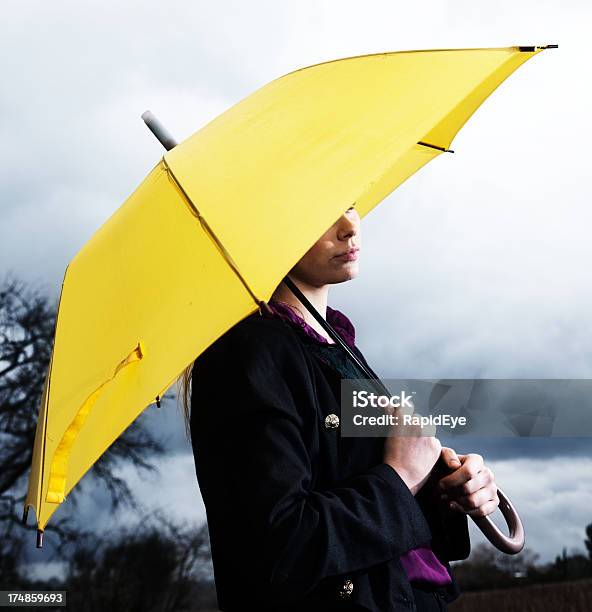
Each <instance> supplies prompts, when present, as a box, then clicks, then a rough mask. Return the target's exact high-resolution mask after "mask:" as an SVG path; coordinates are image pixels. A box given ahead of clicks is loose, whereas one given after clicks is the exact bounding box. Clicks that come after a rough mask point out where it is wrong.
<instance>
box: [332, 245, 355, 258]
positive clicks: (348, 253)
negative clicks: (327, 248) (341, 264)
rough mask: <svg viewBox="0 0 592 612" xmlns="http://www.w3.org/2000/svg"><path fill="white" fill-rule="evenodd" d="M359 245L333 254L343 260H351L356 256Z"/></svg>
mask: <svg viewBox="0 0 592 612" xmlns="http://www.w3.org/2000/svg"><path fill="white" fill-rule="evenodd" d="M359 250H360V249H359V247H352V248H351V249H348V250H347V251H343V253H339V254H337V255H335V257H336V258H337V259H344V260H345V261H353V260H354V259H357V258H358V251H359Z"/></svg>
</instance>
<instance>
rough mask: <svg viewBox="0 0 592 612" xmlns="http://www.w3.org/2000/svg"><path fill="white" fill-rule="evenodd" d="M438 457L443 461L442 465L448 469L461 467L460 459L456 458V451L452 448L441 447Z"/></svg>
mask: <svg viewBox="0 0 592 612" xmlns="http://www.w3.org/2000/svg"><path fill="white" fill-rule="evenodd" d="M440 456H441V457H442V459H443V460H444V463H445V464H446V465H447V466H448V467H449V468H450V469H456V468H458V467H460V465H461V463H460V459H459V458H458V455H457V454H456V451H455V450H454V449H453V448H449V447H448V446H443V447H442V453H441V455H440Z"/></svg>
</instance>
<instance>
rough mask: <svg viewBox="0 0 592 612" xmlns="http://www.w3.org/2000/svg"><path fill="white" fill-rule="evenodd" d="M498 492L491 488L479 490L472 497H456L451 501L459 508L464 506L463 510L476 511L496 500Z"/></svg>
mask: <svg viewBox="0 0 592 612" xmlns="http://www.w3.org/2000/svg"><path fill="white" fill-rule="evenodd" d="M495 494H496V491H494V490H493V489H490V488H484V489H479V490H478V491H476V492H475V493H471V494H470V495H462V496H460V497H454V498H452V500H451V501H454V502H455V503H457V504H458V505H459V506H462V508H463V510H465V511H467V512H468V511H469V510H476V509H477V508H480V507H481V506H483V505H484V504H486V503H487V502H489V501H491V500H492V499H493V498H494V495H495Z"/></svg>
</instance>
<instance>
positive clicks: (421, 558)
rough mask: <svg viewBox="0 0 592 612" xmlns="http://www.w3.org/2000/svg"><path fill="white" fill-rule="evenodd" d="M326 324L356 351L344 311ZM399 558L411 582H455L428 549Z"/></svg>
mask: <svg viewBox="0 0 592 612" xmlns="http://www.w3.org/2000/svg"><path fill="white" fill-rule="evenodd" d="M269 306H270V308H271V310H272V311H273V313H274V314H275V315H277V316H279V317H280V318H282V319H284V320H286V321H288V322H289V323H292V324H294V325H296V326H298V327H301V328H302V329H303V330H304V331H305V332H306V333H307V334H308V335H309V336H310V337H311V338H314V339H315V340H317V341H318V342H321V343H323V344H329V342H328V341H327V339H326V338H324V337H323V336H321V334H319V333H318V332H316V331H315V330H314V329H313V328H312V327H311V326H310V325H309V324H308V323H307V322H306V321H305V320H304V319H303V318H302V317H301V316H300V315H298V314H297V313H296V312H295V311H294V310H293V309H292V308H291V307H290V306H287V305H285V304H284V303H282V302H277V301H275V300H270V301H269ZM327 321H328V323H329V324H330V325H331V326H332V327H333V328H334V329H335V330H336V331H337V333H338V334H339V335H340V336H341V337H342V338H343V340H344V341H345V342H346V343H347V344H348V345H349V346H350V348H353V346H354V345H355V338H356V332H355V329H354V326H353V324H352V322H351V321H350V320H349V319H348V318H347V317H346V316H345V315H344V314H343V313H342V312H340V311H339V310H335V309H333V308H331V307H330V306H327ZM399 558H400V560H401V565H402V566H403V569H404V570H405V572H406V573H407V578H408V579H409V581H410V582H411V581H414V582H429V583H431V584H435V585H438V586H443V585H445V584H450V583H451V582H452V578H451V577H450V574H449V573H448V570H447V569H446V567H445V566H444V565H442V563H441V562H440V561H439V560H438V558H437V557H436V555H435V554H434V552H433V551H432V549H431V548H430V547H429V546H421V547H419V548H413V549H412V550H409V551H408V552H406V553H405V554H404V555H401V556H400V557H399Z"/></svg>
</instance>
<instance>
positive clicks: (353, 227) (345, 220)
mask: <svg viewBox="0 0 592 612" xmlns="http://www.w3.org/2000/svg"><path fill="white" fill-rule="evenodd" d="M359 231H360V226H359V223H358V219H357V215H356V214H355V213H354V214H347V213H344V214H343V215H341V217H340V219H339V222H338V225H337V237H338V239H339V240H345V241H347V240H349V239H350V238H354V237H355V236H357V235H358V233H359Z"/></svg>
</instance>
